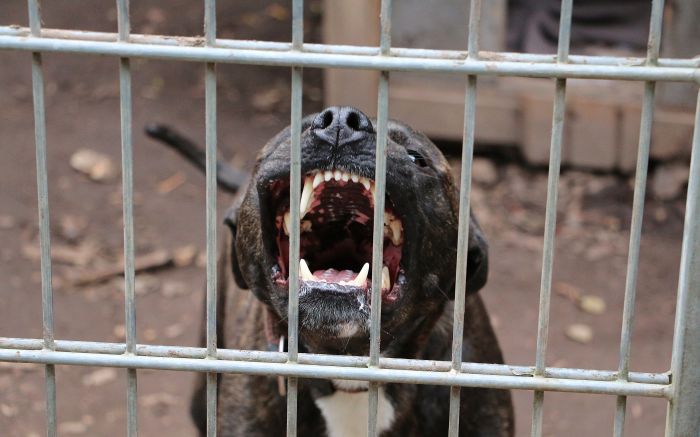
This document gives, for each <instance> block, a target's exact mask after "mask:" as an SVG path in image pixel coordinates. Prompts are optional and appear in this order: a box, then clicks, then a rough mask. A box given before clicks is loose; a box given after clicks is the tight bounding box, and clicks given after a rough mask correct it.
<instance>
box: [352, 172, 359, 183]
mask: <svg viewBox="0 0 700 437" xmlns="http://www.w3.org/2000/svg"><path fill="white" fill-rule="evenodd" d="M350 179H352V181H353V182H355V183H357V182H358V181H359V180H360V177H359V176H358V175H356V174H351V175H350Z"/></svg>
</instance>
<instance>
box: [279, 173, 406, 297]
mask: <svg viewBox="0 0 700 437" xmlns="http://www.w3.org/2000/svg"><path fill="white" fill-rule="evenodd" d="M269 194H270V196H269V200H270V202H271V203H270V207H271V208H270V211H271V212H273V214H274V232H275V245H274V249H275V250H276V253H275V254H274V258H275V259H276V261H277V263H276V266H275V267H274V268H273V279H274V280H275V282H276V283H277V284H279V285H281V286H287V285H288V278H289V233H290V232H291V228H292V223H291V219H290V215H289V180H288V179H287V178H283V179H278V180H275V181H272V183H271V184H270V191H269ZM374 194H375V189H374V181H372V180H370V179H368V178H365V177H362V176H358V175H355V174H351V173H347V172H343V171H341V170H335V171H314V172H310V173H307V174H306V176H305V177H304V179H303V181H302V193H301V202H300V217H301V223H300V229H301V239H300V245H299V247H300V259H301V260H300V262H299V277H300V281H301V285H302V287H303V288H305V289H320V290H327V291H329V292H356V293H358V292H363V293H364V294H365V296H367V297H368V296H369V294H370V291H371V283H372V281H371V278H372V276H373V274H374V272H372V267H371V265H372V230H373V222H374V221H373V217H374ZM403 239H404V230H403V224H402V222H401V219H400V218H399V217H398V214H396V213H395V212H394V209H393V207H392V203H391V199H390V197H389V196H388V195H387V196H386V201H385V213H384V252H383V268H382V271H381V272H379V274H380V275H381V277H382V281H381V284H382V285H381V286H382V300H383V301H387V302H393V301H395V300H396V299H397V297H398V294H399V288H400V287H399V286H398V285H400V284H398V285H397V282H399V283H401V282H403V272H402V269H401V251H402V247H403ZM368 301H369V299H368Z"/></svg>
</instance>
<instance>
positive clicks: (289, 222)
mask: <svg viewBox="0 0 700 437" xmlns="http://www.w3.org/2000/svg"><path fill="white" fill-rule="evenodd" d="M282 227H283V228H284V233H285V235H289V228H291V227H292V218H291V216H290V215H289V211H287V212H285V213H284V220H283V221H282Z"/></svg>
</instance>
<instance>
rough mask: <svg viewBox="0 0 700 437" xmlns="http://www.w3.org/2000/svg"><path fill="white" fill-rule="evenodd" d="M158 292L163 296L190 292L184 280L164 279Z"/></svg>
mask: <svg viewBox="0 0 700 437" xmlns="http://www.w3.org/2000/svg"><path fill="white" fill-rule="evenodd" d="M160 293H161V294H162V295H163V296H165V297H176V296H184V295H186V294H189V293H190V288H189V287H188V286H187V284H185V283H184V282H179V281H166V282H165V283H163V286H162V287H161V288H160Z"/></svg>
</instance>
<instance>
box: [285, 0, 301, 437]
mask: <svg viewBox="0 0 700 437" xmlns="http://www.w3.org/2000/svg"><path fill="white" fill-rule="evenodd" d="M303 43H304V3H303V1H302V0H294V2H293V4H292V49H293V50H299V51H301V50H303ZM302 73H303V71H302V68H301V67H292V96H291V111H290V112H291V114H290V117H291V126H290V130H291V139H292V147H291V151H290V153H291V159H290V172H289V177H290V184H289V185H290V193H289V196H290V197H289V198H290V212H289V215H290V219H291V222H292V224H293V225H292V229H291V230H290V232H291V235H290V236H289V303H288V309H287V317H288V322H287V339H288V341H287V352H288V354H289V355H288V362H290V363H296V362H297V358H298V354H299V240H300V236H299V234H300V233H301V229H300V218H299V214H300V205H299V202H300V200H301V199H300V198H301V178H302V175H301V117H302V85H303V80H302V79H303V76H302ZM298 382H299V381H298V379H297V378H288V380H287V436H290V437H294V436H296V435H297V393H298V390H297V388H298Z"/></svg>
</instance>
